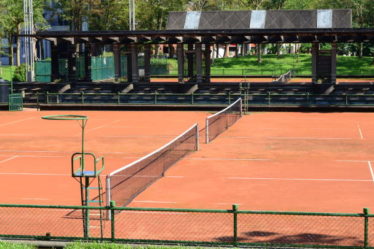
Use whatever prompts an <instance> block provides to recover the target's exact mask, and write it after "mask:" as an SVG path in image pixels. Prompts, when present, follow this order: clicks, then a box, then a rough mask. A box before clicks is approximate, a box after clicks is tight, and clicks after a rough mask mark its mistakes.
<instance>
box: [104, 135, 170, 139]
mask: <svg viewBox="0 0 374 249" xmlns="http://www.w3.org/2000/svg"><path fill="white" fill-rule="evenodd" d="M155 137H159V138H174V137H175V136H166V135H165V136H157V135H149V136H144V135H129V136H104V137H103V138H155Z"/></svg>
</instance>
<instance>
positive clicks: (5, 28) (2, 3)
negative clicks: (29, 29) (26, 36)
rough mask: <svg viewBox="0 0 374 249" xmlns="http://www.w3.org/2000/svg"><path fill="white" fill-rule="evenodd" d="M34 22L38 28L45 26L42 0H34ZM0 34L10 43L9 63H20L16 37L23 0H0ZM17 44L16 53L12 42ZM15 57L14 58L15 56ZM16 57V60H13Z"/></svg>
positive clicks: (19, 26)
mask: <svg viewBox="0 0 374 249" xmlns="http://www.w3.org/2000/svg"><path fill="white" fill-rule="evenodd" d="M33 7H34V23H35V27H37V28H38V29H44V28H46V27H47V24H46V21H45V19H44V17H43V10H44V0H34V1H33ZM0 15H1V18H0V27H1V28H0V34H3V36H4V37H5V38H6V39H7V40H8V43H9V44H10V45H9V46H10V61H11V64H14V61H15V62H16V63H15V64H16V65H19V64H20V39H19V38H18V37H17V35H18V34H20V32H21V31H22V28H23V20H24V13H23V0H0ZM15 43H16V44H17V53H16V55H17V56H15V53H14V51H13V44H15ZM15 57H16V58H15ZM15 59H16V60H15Z"/></svg>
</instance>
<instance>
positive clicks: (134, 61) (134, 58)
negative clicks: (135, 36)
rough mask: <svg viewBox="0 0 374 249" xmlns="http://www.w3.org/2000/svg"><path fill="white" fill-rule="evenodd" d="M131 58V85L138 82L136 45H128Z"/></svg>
mask: <svg viewBox="0 0 374 249" xmlns="http://www.w3.org/2000/svg"><path fill="white" fill-rule="evenodd" d="M130 57H131V78H132V81H131V82H133V83H138V82H139V67H138V45H137V44H130Z"/></svg>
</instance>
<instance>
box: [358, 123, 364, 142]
mask: <svg viewBox="0 0 374 249" xmlns="http://www.w3.org/2000/svg"><path fill="white" fill-rule="evenodd" d="M357 129H358V133H359V135H360V138H361V140H363V139H364V135H363V133H362V130H361V127H360V124H359V123H357Z"/></svg>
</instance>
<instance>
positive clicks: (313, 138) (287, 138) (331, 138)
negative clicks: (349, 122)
mask: <svg viewBox="0 0 374 249" xmlns="http://www.w3.org/2000/svg"><path fill="white" fill-rule="evenodd" d="M267 138H268V139H285V140H352V139H353V138H345V137H267Z"/></svg>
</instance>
